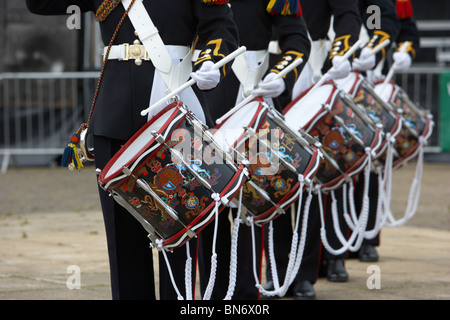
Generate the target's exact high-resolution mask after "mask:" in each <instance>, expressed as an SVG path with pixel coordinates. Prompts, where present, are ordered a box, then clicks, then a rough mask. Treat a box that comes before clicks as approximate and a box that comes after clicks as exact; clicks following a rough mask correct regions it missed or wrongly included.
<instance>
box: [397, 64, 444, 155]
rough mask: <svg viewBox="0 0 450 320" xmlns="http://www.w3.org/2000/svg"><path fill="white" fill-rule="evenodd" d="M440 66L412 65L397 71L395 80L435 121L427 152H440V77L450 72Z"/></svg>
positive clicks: (426, 148)
mask: <svg viewBox="0 0 450 320" xmlns="http://www.w3.org/2000/svg"><path fill="white" fill-rule="evenodd" d="M449 71H450V69H447V70H445V69H444V68H440V67H411V68H410V69H408V70H407V71H405V72H401V73H397V74H396V75H395V76H394V79H393V80H394V81H395V82H396V83H397V84H398V85H399V86H400V87H401V88H403V90H405V91H406V93H407V94H408V96H409V98H410V99H411V101H412V102H413V103H415V104H416V105H417V106H419V107H421V108H423V109H427V110H428V111H429V112H430V113H431V114H432V115H433V120H434V122H435V126H434V128H433V134H432V136H431V138H430V143H429V144H428V146H426V147H425V152H428V153H439V152H441V147H440V144H439V125H440V123H439V117H440V113H439V77H440V75H441V74H442V73H444V72H449Z"/></svg>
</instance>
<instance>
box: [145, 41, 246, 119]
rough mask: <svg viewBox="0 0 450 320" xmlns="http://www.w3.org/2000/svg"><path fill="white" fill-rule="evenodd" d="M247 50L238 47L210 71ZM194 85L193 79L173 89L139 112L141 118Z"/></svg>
mask: <svg viewBox="0 0 450 320" xmlns="http://www.w3.org/2000/svg"><path fill="white" fill-rule="evenodd" d="M246 50H247V48H246V47H245V46H242V47H239V48H238V49H236V50H235V51H233V52H232V53H230V54H229V55H227V56H226V57H224V58H223V59H222V60H220V61H218V62H216V63H215V64H214V65H213V66H212V67H211V70H216V69H219V68H220V67H223V66H224V65H225V64H227V63H228V62H230V61H231V60H233V59H234V58H236V57H237V56H238V55H240V54H242V53H244V52H245V51H246ZM195 83H196V81H195V80H194V79H192V78H191V79H190V80H189V81H188V82H186V83H185V84H183V85H181V86H179V87H178V88H176V89H174V90H173V91H171V92H170V93H169V94H168V95H166V96H165V97H164V98H162V99H160V100H158V101H157V102H155V103H154V104H152V105H151V106H150V107H148V108H147V109H144V110H142V111H141V116H145V115H147V114H148V113H149V112H150V111H151V110H152V109H154V108H157V107H159V106H160V105H161V104H163V103H166V102H167V100H169V99H170V98H173V97H174V96H176V95H177V94H179V93H180V92H181V91H183V90H185V89H187V88H189V87H191V86H193V85H194V84H195Z"/></svg>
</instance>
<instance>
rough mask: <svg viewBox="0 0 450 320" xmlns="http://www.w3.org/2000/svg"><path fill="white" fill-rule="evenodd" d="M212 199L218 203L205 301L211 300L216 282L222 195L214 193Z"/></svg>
mask: <svg viewBox="0 0 450 320" xmlns="http://www.w3.org/2000/svg"><path fill="white" fill-rule="evenodd" d="M211 197H212V198H213V199H214V201H216V205H215V208H214V210H215V215H216V217H215V219H214V237H213V244H212V255H211V271H210V274H209V280H208V285H207V286H206V290H205V294H204V296H203V300H209V299H211V294H212V291H213V289H214V283H215V281H216V271H217V253H216V238H217V228H218V223H219V207H220V195H219V194H218V193H213V194H212V195H211Z"/></svg>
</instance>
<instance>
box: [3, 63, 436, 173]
mask: <svg viewBox="0 0 450 320" xmlns="http://www.w3.org/2000/svg"><path fill="white" fill-rule="evenodd" d="M442 72H444V70H443V69H442V68H428V67H427V68H423V67H413V68H410V69H409V70H408V71H406V72H403V73H399V74H396V75H395V78H394V79H395V81H396V83H397V84H398V85H400V86H401V87H402V88H403V89H404V90H405V91H406V92H407V93H408V95H409V96H410V98H411V100H412V101H413V102H415V103H417V105H419V106H421V107H422V108H425V109H428V110H430V112H431V113H432V114H433V116H434V120H435V122H436V126H438V125H439V92H438V90H439V75H440V73H442ZM98 76H99V73H98V72H68V73H57V74H55V73H3V74H0V124H1V125H2V127H1V129H0V156H3V160H2V165H1V172H2V173H5V172H6V170H7V168H8V165H9V161H10V158H11V156H16V155H52V154H53V155H60V154H62V152H63V149H64V147H65V146H66V145H67V143H68V142H69V139H70V137H71V136H72V134H73V133H74V132H75V131H76V130H77V129H78V127H79V125H80V124H81V123H82V122H84V121H86V120H87V117H88V114H89V111H90V108H91V104H92V99H93V94H94V90H95V86H96V83H97V79H98ZM438 138H439V137H438V130H437V127H435V129H434V131H433V135H432V137H431V142H430V144H429V146H428V147H427V149H426V151H427V152H440V147H439V139H438Z"/></svg>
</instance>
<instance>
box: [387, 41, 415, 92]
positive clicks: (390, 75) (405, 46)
mask: <svg viewBox="0 0 450 320" xmlns="http://www.w3.org/2000/svg"><path fill="white" fill-rule="evenodd" d="M408 47H409V41H405V42H404V43H403V44H402V46H401V47H400V49H399V50H398V52H406V50H407V49H408ZM396 64H397V63H396V62H394V63H393V64H392V66H391V68H390V69H389V72H388V74H387V75H386V78H385V79H384V82H383V87H382V88H381V91H380V92H384V90H385V89H386V86H387V85H388V83H389V81H391V78H392V76H393V75H394V67H395V66H396Z"/></svg>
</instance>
